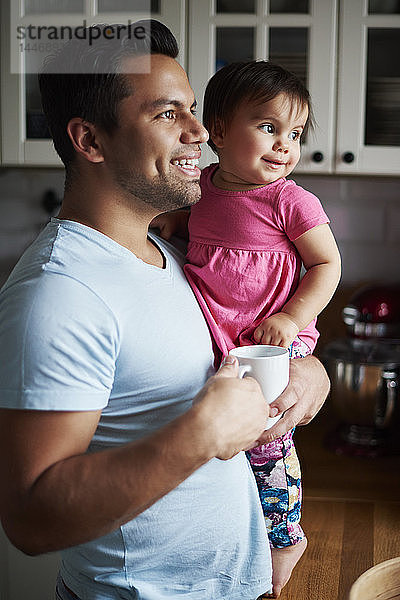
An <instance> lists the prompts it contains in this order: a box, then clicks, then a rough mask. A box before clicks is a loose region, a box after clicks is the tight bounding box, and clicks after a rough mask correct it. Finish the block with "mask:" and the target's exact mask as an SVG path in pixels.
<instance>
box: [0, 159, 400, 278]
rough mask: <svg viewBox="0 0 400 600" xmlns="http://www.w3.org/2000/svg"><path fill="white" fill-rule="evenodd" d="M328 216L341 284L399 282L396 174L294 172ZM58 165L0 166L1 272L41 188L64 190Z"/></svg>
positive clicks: (33, 220) (27, 235)
mask: <svg viewBox="0 0 400 600" xmlns="http://www.w3.org/2000/svg"><path fill="white" fill-rule="evenodd" d="M295 180H296V181H297V182H298V183H299V184H300V185H302V186H304V187H305V188H306V189H308V190H310V191H312V192H314V193H315V194H316V195H317V196H318V197H319V198H320V199H321V201H322V203H323V205H324V208H325V210H326V211H327V213H328V215H329V216H330V218H331V220H332V229H333V231H334V234H335V236H336V239H337V241H338V244H339V247H340V250H341V253H342V258H343V277H342V283H343V284H349V285H353V284H357V283H358V282H362V283H364V282H369V281H374V282H384V283H387V282H394V281H397V282H400V268H399V263H398V257H399V256H400V178H386V177H385V178H379V177H336V176H312V175H297V176H295ZM63 182H64V176H63V171H62V170H61V169H26V168H21V169H4V168H3V169H0V274H1V273H4V272H6V271H7V270H9V268H10V267H11V265H12V264H14V263H15V262H16V260H17V258H18V256H19V255H20V254H21V253H22V251H23V250H24V248H25V247H26V246H27V245H28V244H29V243H30V242H31V241H32V240H33V239H34V238H35V237H36V235H37V233H38V232H39V231H40V229H41V228H42V227H43V225H44V223H46V221H47V220H48V218H49V216H48V214H46V212H45V211H44V209H43V208H42V206H41V202H42V197H43V194H44V192H45V191H46V190H48V189H54V190H55V191H56V193H57V195H58V196H59V197H61V196H62V192H63Z"/></svg>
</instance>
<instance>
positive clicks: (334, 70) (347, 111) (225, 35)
mask: <svg viewBox="0 0 400 600" xmlns="http://www.w3.org/2000/svg"><path fill="white" fill-rule="evenodd" d="M188 45H189V76H190V81H191V84H192V86H193V88H194V89H195V92H196V95H197V97H198V99H199V100H201V98H202V95H203V92H204V88H205V85H206V82H207V80H208V79H209V77H210V76H211V75H212V74H213V73H214V72H215V71H216V70H217V69H218V68H219V67H220V66H222V65H223V64H225V63H226V62H231V61H234V60H248V59H269V60H271V61H273V62H277V63H278V64H281V65H282V66H283V67H285V68H287V69H289V70H291V71H293V72H295V73H296V74H298V75H299V77H301V78H302V79H303V80H304V81H305V82H306V84H307V86H308V88H309V90H310V93H311V97H312V100H313V107H314V115H315V121H316V128H315V130H314V132H311V133H309V135H308V137H307V139H306V140H305V141H304V144H303V151H302V159H301V161H300V163H299V165H298V167H297V169H296V171H297V172H308V173H349V174H360V173H365V174H395V175H399V174H400V61H399V60H398V56H399V51H400V2H398V1H397V0H205V1H204V2H199V1H198V0H189V33H188ZM199 104H201V102H200V103H199ZM200 109H201V106H200ZM203 154H204V156H203V159H202V160H203V162H204V164H206V163H207V162H210V160H214V161H215V155H214V154H213V153H212V152H211V150H209V149H207V151H206V152H204V153H203Z"/></svg>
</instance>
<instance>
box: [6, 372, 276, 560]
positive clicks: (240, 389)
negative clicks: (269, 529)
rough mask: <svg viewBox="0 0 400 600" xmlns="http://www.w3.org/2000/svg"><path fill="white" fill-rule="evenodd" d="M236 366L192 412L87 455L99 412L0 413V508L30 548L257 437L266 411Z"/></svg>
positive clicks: (135, 501) (146, 498) (146, 499)
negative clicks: (141, 435) (132, 439)
mask: <svg viewBox="0 0 400 600" xmlns="http://www.w3.org/2000/svg"><path fill="white" fill-rule="evenodd" d="M236 377H237V364H236V362H235V363H233V364H226V365H225V366H223V367H222V368H221V369H220V371H219V372H218V374H217V375H215V376H214V377H212V378H210V379H209V381H208V382H207V384H206V385H205V386H204V388H203V389H202V390H201V392H200V393H199V395H198V397H197V401H196V402H195V403H194V406H193V408H192V409H190V410H189V411H188V412H187V413H185V414H184V415H182V416H181V417H179V418H178V419H176V420H175V421H173V422H171V423H170V424H168V425H166V426H165V427H163V428H162V429H160V430H159V431H158V432H156V433H154V434H152V435H150V436H148V437H146V438H143V439H142V440H139V441H135V442H132V443H131V444H128V445H125V446H121V447H118V448H113V449H109V450H105V451H101V452H97V453H89V454H85V452H86V450H87V447H88V445H89V443H90V440H91V439H92V437H93V434H94V432H95V430H96V427H97V424H98V421H99V418H100V411H86V412H50V411H20V410H9V409H3V410H0V478H1V482H2V483H1V486H0V514H1V519H2V523H3V526H4V529H5V531H6V533H7V535H8V536H9V538H10V539H11V541H12V542H13V543H14V544H15V545H16V546H17V547H18V548H20V549H21V550H22V551H24V552H26V553H28V554H33V555H35V554H40V553H43V552H50V551H55V550H59V549H62V548H66V547H68V546H73V545H77V544H80V543H84V542H86V541H89V540H91V539H94V538H96V537H100V536H102V535H105V534H106V533H108V532H110V531H112V530H114V529H116V528H117V527H119V526H120V525H122V524H124V523H126V522H127V521H129V520H131V519H132V518H134V517H135V516H137V515H138V514H139V513H141V512H142V511H144V510H145V509H146V508H148V507H149V506H150V505H152V504H153V503H154V502H156V501H157V500H158V499H159V498H161V497H162V496H164V495H165V494H167V493H168V492H169V491H171V490H172V489H173V488H175V487H176V486H177V485H179V484H180V483H181V482H182V481H183V480H184V479H186V478H187V477H188V476H189V475H191V474H192V473H193V472H194V471H195V470H196V469H198V468H199V467H200V466H201V465H203V464H204V463H206V462H207V461H208V460H210V459H211V458H213V457H217V458H220V459H228V458H230V457H232V456H234V455H235V454H237V452H239V451H240V450H242V449H247V448H248V447H249V446H251V445H252V442H253V440H254V439H257V437H258V436H259V435H260V434H261V432H262V430H263V426H264V423H265V421H266V418H267V416H268V408H267V407H266V405H265V401H264V398H263V396H262V393H261V390H260V388H259V386H258V384H257V383H256V382H255V381H254V380H253V379H251V378H245V379H237V378H236Z"/></svg>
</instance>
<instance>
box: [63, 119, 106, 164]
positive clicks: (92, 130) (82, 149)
mask: <svg viewBox="0 0 400 600" xmlns="http://www.w3.org/2000/svg"><path fill="white" fill-rule="evenodd" d="M67 132H68V135H69V138H70V140H71V142H72V145H73V147H74V148H75V150H76V152H78V153H79V154H80V155H81V156H83V157H84V158H86V160H88V161H89V162H92V163H100V162H103V161H104V156H103V153H102V151H101V145H100V144H99V142H98V139H97V132H96V126H95V125H93V123H89V122H88V121H84V120H83V119H81V118H80V117H74V118H73V119H71V120H70V121H69V123H68V125H67Z"/></svg>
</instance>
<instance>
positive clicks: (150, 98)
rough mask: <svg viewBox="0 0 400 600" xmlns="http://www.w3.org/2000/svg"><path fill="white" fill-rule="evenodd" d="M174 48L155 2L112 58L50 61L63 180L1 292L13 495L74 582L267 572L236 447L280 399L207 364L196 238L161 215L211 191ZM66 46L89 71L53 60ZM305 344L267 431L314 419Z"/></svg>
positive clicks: (146, 596)
mask: <svg viewBox="0 0 400 600" xmlns="http://www.w3.org/2000/svg"><path fill="white" fill-rule="evenodd" d="M136 26H139V24H136ZM140 26H145V27H146V28H147V31H149V23H148V22H144V23H143V22H142V23H141V24H140ZM132 27H135V25H132ZM103 43H104V47H105V48H106V47H107V43H108V41H107V40H104V42H103ZM74 52H75V54H74ZM177 52H178V50H177V46H176V41H175V38H174V37H173V36H172V34H171V33H170V32H169V30H168V29H167V28H165V27H164V26H163V25H161V24H160V23H157V22H154V21H153V22H152V27H151V32H149V35H148V36H147V38H146V43H144V44H137V43H136V41H135V40H133V41H132V40H131V39H129V43H126V41H125V42H124V41H123V40H121V41H119V40H118V44H116V45H115V46H113V52H112V55H111V56H108V57H107V61H108V62H110V63H111V67H112V68H111V67H110V72H108V73H107V72H104V65H103V67H102V60H103V55H102V53H101V51H100V48H99V46H98V45H97V46H96V47H93V48H91V49H89V50H88V52H87V53H83V54H82V52H81V51H78V52H76V51H75V50H74V48H73V46H71V45H69V46H67V47H66V48H65V49H64V50H63V52H62V53H61V55H60V56H58V57H56V58H55V59H54V62H53V63H52V64H51V65H50V67H51V68H52V71H49V72H46V73H45V74H42V75H41V77H40V85H41V92H42V100H43V107H44V110H45V112H46V115H47V118H48V121H49V127H50V130H51V132H52V136H53V140H54V144H55V147H56V150H57V151H58V153H59V155H60V157H61V159H62V160H63V162H64V164H65V167H66V184H65V195H64V199H63V204H62V208H61V211H60V214H59V216H58V218H55V219H52V221H51V222H50V223H49V224H48V226H47V227H46V228H45V229H44V231H43V232H42V233H41V234H40V236H39V237H38V238H37V240H36V241H35V242H34V243H33V245H32V246H31V247H30V248H29V249H28V250H27V251H26V253H25V254H24V256H23V257H22V258H21V260H20V261H19V263H18V264H17V266H16V267H15V269H14V271H13V273H12V274H11V276H10V278H9V279H8V281H7V282H6V284H5V286H4V287H3V289H2V292H1V295H0V348H1V357H0V406H1V407H2V409H1V410H0V477H1V480H2V486H1V492H0V512H1V519H2V523H3V526H4V529H5V531H6V532H7V534H8V536H9V537H10V539H11V541H12V542H13V543H14V544H15V545H16V546H17V547H19V548H20V549H21V550H23V551H24V552H26V553H29V554H33V555H35V554H40V553H43V552H50V551H54V550H61V551H62V564H61V570H60V577H59V580H58V583H57V590H56V597H57V598H59V599H60V598H61V599H62V600H70V599H72V598H74V599H76V598H78V599H86V600H98V599H107V600H109V599H113V598H115V599H121V598H125V599H127V598H136V599H138V600H139V598H140V600H166V599H174V600H176V598H178V597H179V598H180V597H182V598H185V599H186V600H199V599H201V600H211V599H212V600H223V599H225V600H227V599H228V598H229V600H246V599H248V600H254V599H255V598H257V596H258V595H259V594H261V593H263V592H266V591H268V590H269V589H270V584H271V570H270V554H269V548H268V544H267V538H266V532H265V527H264V523H263V516H262V512H261V508H260V504H259V501H258V495H257V489H256V486H255V483H254V480H253V477H252V474H251V472H250V469H249V467H248V464H247V460H246V458H245V456H244V453H243V452H242V450H244V449H248V448H250V447H253V446H255V445H258V444H259V443H260V440H262V439H263V437H264V436H263V434H262V432H263V429H264V423H265V420H266V417H267V412H268V409H267V407H266V405H265V401H264V399H263V397H262V394H261V391H260V388H259V386H258V385H257V384H256V382H255V381H254V380H252V379H251V378H246V379H245V380H240V379H237V365H236V364H235V363H233V364H230V363H228V364H226V365H225V366H223V367H222V368H221V369H220V371H219V372H218V373H217V374H215V375H214V374H213V367H212V365H213V354H212V345H211V339H210V335H209V331H208V329H207V326H206V323H205V321H204V318H203V316H202V314H201V311H200V309H199V307H198V305H197V303H196V301H195V298H194V296H193V294H192V292H191V290H190V288H189V286H188V284H187V282H186V280H185V278H184V275H183V271H182V266H183V257H182V256H181V255H180V254H179V253H178V252H177V251H176V250H175V249H174V248H173V247H172V246H171V245H169V244H168V243H167V242H164V241H162V240H160V239H157V238H155V237H154V236H152V235H149V234H148V225H149V223H150V222H151V220H152V219H153V218H154V217H155V216H156V215H158V214H160V213H161V212H163V211H166V210H172V209H175V208H179V207H182V206H190V205H192V204H193V203H195V202H197V200H198V199H199V194H200V189H199V174H200V173H199V169H198V167H197V162H198V159H199V157H200V144H201V143H203V142H204V141H206V140H207V132H206V131H205V129H204V128H203V126H202V125H201V124H200V123H199V122H198V121H197V120H196V118H195V116H194V108H195V100H194V96H193V92H192V90H191V88H190V86H189V83H188V80H187V77H186V74H185V72H184V71H183V69H182V68H181V67H180V65H179V64H178V63H177V62H176V60H175V58H176V56H177ZM149 53H150V67H151V68H150V71H149V72H148V73H146V72H144V71H145V69H144V64H143V63H144V62H146V61H147V62H146V64H148V61H149ZM63 59H66V60H67V61H69V62H72V64H73V63H74V61H76V63H77V64H78V63H79V66H80V72H79V73H77V74H65V73H63V72H60V73H58V71H57V64H58V63H57V61H62V60H63ZM82 65H83V66H86V68H89V66H90V70H88V71H87V73H88V74H85V71H84V70H82ZM93 69H94V71H93ZM96 69H97V71H96ZM102 69H103V70H102ZM60 71H61V68H60ZM309 358H310V360H306V359H305V362H303V363H302V365H301V364H300V363H301V361H300V360H299V361H296V362H298V363H299V365H296V371H293V373H292V382H291V384H290V386H289V387H288V389H287V391H286V392H285V394H284V395H282V396H281V397H280V399H278V400H277V401H276V403H274V406H275V407H277V408H278V409H279V411H280V412H284V411H286V412H285V415H284V417H283V418H282V419H281V421H280V424H279V426H277V429H276V430H274V431H273V430H271V432H270V433H269V435H276V436H277V435H280V434H281V433H282V432H283V431H287V430H289V429H290V428H291V427H292V426H293V425H294V424H296V423H298V422H307V421H308V420H310V418H311V417H312V416H313V414H314V413H315V412H316V411H317V410H318V408H319V406H320V405H321V403H322V401H323V398H324V397H325V396H326V393H327V387H328V384H327V379H326V375H325V372H324V370H323V368H322V366H321V365H320V363H319V362H318V361H317V360H315V359H313V358H311V357H309ZM194 399H195V402H193V400H194Z"/></svg>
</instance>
